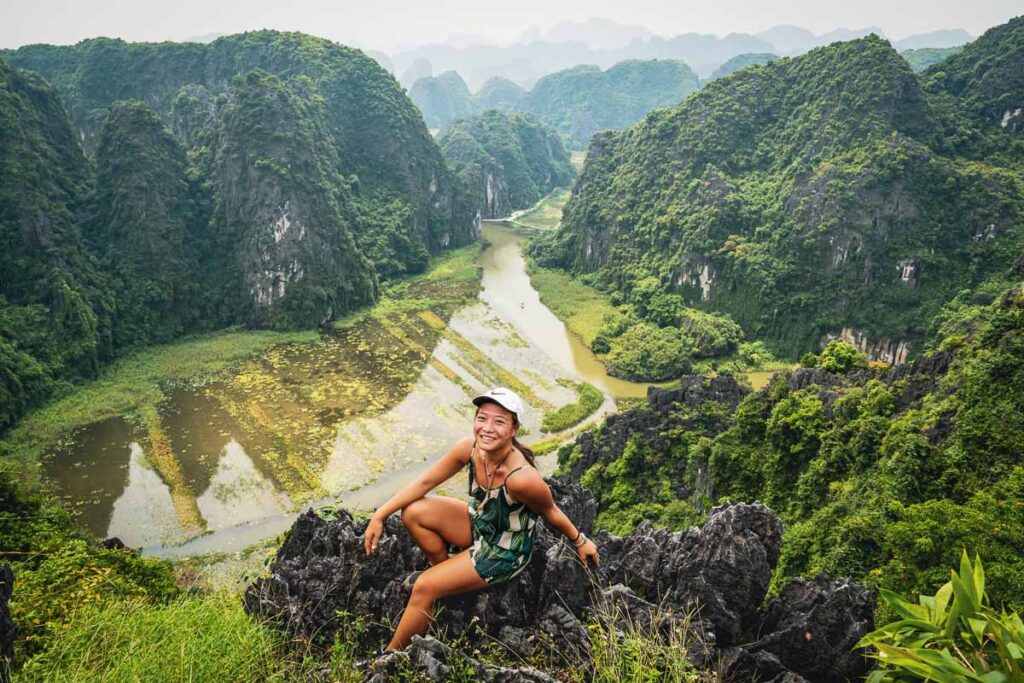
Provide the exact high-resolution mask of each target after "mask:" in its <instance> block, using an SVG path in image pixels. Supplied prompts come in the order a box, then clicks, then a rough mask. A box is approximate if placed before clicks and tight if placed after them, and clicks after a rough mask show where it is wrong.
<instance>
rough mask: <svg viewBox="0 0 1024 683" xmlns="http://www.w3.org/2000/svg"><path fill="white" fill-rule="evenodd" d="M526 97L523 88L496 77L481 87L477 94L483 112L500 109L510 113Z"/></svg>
mask: <svg viewBox="0 0 1024 683" xmlns="http://www.w3.org/2000/svg"><path fill="white" fill-rule="evenodd" d="M525 95H526V90H524V89H523V88H522V86H520V85H518V84H516V83H513V82H512V81H510V80H508V79H507V78H501V77H499V76H495V77H494V78H491V79H489V80H488V81H487V82H486V83H484V84H483V86H481V88H480V90H479V91H477V93H476V101H477V104H478V105H479V107H480V108H481V109H482V110H487V109H500V110H502V111H508V110H510V109H514V108H515V106H516V104H518V103H519V100H521V99H523V96H525Z"/></svg>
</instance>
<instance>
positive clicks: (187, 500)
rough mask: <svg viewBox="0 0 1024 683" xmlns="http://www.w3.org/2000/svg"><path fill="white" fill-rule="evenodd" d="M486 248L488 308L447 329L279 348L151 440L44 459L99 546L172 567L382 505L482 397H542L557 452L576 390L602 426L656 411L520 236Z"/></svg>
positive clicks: (131, 432) (109, 438) (141, 437)
mask: <svg viewBox="0 0 1024 683" xmlns="http://www.w3.org/2000/svg"><path fill="white" fill-rule="evenodd" d="M483 236H484V238H485V240H486V241H487V242H488V246H487V247H486V248H485V249H484V250H483V251H482V253H481V255H480V264H481V266H482V289H481V291H480V294H479V298H478V299H477V301H475V302H473V303H471V304H468V305H466V306H463V307H462V308H460V309H459V310H457V311H456V312H455V313H454V314H453V315H452V316H451V318H450V320H448V321H447V324H445V322H444V321H442V320H440V319H438V318H437V317H436V316H432V315H431V314H430V313H429V312H421V313H420V314H419V317H416V316H410V318H409V319H408V320H399V321H398V322H393V321H392V322H390V323H388V324H378V323H367V324H366V325H364V326H363V327H360V328H358V329H356V330H352V331H349V332H348V333H347V334H332V335H330V336H328V337H325V338H324V339H322V340H321V341H319V342H316V343H314V344H310V345H290V346H287V347H282V348H275V349H274V350H272V351H271V352H268V353H267V354H265V357H263V358H260V359H255V360H253V361H252V362H249V363H247V364H246V365H244V366H243V367H242V368H240V369H239V370H238V371H237V373H236V374H235V375H234V376H233V377H231V378H229V379H227V380H225V381H223V382H219V383H217V384H213V385H210V386H205V387H195V388H188V389H178V390H175V391H173V392H171V393H170V394H169V396H168V398H167V400H166V401H165V402H164V403H162V404H161V405H160V406H159V409H158V415H156V416H155V417H154V418H152V419H151V420H150V421H149V423H147V424H139V423H138V420H136V421H135V422H129V421H128V420H125V419H121V418H114V419H110V420H105V421H103V422H100V423H96V424H93V425H90V426H88V427H86V428H84V429H81V430H79V431H78V432H76V433H75V434H73V435H71V436H70V437H69V438H68V439H67V440H66V441H65V442H64V443H62V444H60V445H59V446H58V447H56V448H54V449H52V450H51V451H49V452H48V453H47V454H46V456H45V457H44V459H43V467H44V471H45V473H46V475H47V476H48V477H49V478H50V479H51V480H52V481H53V482H54V484H55V487H56V488H57V490H58V491H59V493H60V495H62V497H63V498H64V499H65V500H66V501H67V504H68V506H69V507H70V509H72V511H73V514H74V515H75V517H76V519H77V521H78V523H79V524H81V525H82V526H83V527H84V528H86V529H88V530H89V531H91V532H92V533H93V534H94V535H95V536H97V537H100V538H106V537H111V536H117V537H118V538H120V539H121V540H123V541H124V542H125V543H126V544H128V545H130V546H133V547H141V548H142V549H143V552H144V553H145V554H151V555H157V556H165V557H174V556H177V557H182V556H192V555H200V554H205V553H211V552H233V551H238V550H241V549H243V548H246V547H248V546H250V545H252V544H254V543H257V542H259V541H261V540H263V539H266V538H269V537H273V536H276V535H277V534H279V533H281V532H282V531H284V530H286V529H287V528H288V527H289V526H290V525H291V523H292V521H293V520H294V518H295V516H296V515H297V514H298V513H299V511H300V510H301V509H305V508H307V507H310V506H313V507H319V506H322V505H328V504H339V505H341V506H343V507H346V508H348V509H353V510H355V509H370V508H373V507H375V506H377V505H379V504H380V503H382V502H383V501H384V500H386V499H387V498H388V497H389V496H390V495H391V494H392V493H393V492H394V491H396V490H397V489H398V488H400V487H401V486H403V485H404V484H406V483H407V482H409V481H411V480H412V479H413V478H415V477H416V476H417V475H418V474H419V473H420V472H422V471H423V470H424V469H425V468H426V467H427V466H429V464H430V463H431V462H433V461H434V460H435V459H436V458H437V457H438V456H439V455H440V454H441V453H443V452H444V449H445V448H447V447H448V446H449V445H450V444H451V443H452V442H453V441H455V440H456V439H457V438H459V437H461V436H462V435H463V434H465V433H466V432H467V430H468V428H469V424H470V417H471V411H470V408H471V406H470V404H469V401H468V397H469V395H470V394H473V393H477V392H480V391H483V390H485V389H486V388H488V387H489V386H492V385H494V384H501V383H505V382H504V381H503V380H507V379H508V378H509V377H514V378H518V379H519V380H521V381H522V382H523V383H524V384H525V385H526V386H528V387H529V392H530V395H529V396H525V397H524V398H525V399H526V403H527V406H528V409H527V415H526V416H524V420H523V424H524V427H525V428H526V431H527V434H528V435H527V437H526V439H525V440H526V441H527V442H531V441H534V442H535V441H538V440H540V438H541V437H542V436H543V435H542V434H541V433H540V429H539V423H540V417H541V415H542V413H543V411H544V410H550V409H552V408H557V407H559V406H561V405H564V404H567V403H570V402H572V401H574V400H575V399H576V393H575V390H574V389H573V385H572V383H573V382H577V381H580V380H586V381H588V382H590V383H591V384H594V385H595V386H597V387H598V388H600V389H601V390H602V391H603V392H604V394H605V401H604V404H603V405H602V406H601V408H600V409H599V411H598V413H597V414H596V415H595V418H600V416H602V415H603V414H605V413H607V412H609V411H611V410H614V408H615V399H616V398H622V397H636V396H643V395H645V393H646V385H643V384H636V383H631V382H625V381H622V380H618V379H615V378H612V377H609V376H608V375H607V374H606V373H605V371H604V367H603V366H602V365H601V363H600V362H599V361H598V360H597V359H596V358H595V357H594V356H593V354H592V353H591V352H590V350H589V349H587V348H586V347H584V346H583V345H582V344H581V343H580V342H579V340H578V339H576V338H575V337H574V336H572V335H571V334H569V333H568V331H567V330H566V328H565V325H563V324H562V323H561V322H560V321H559V320H558V319H557V318H556V317H555V316H554V314H552V313H551V311H550V310H549V309H548V308H547V307H546V306H544V305H543V304H542V303H541V302H540V299H539V296H538V293H537V291H536V290H534V289H533V287H532V286H531V284H530V281H529V278H528V276H527V274H526V271H525V263H524V261H523V257H522V254H521V251H520V242H521V240H522V238H521V237H520V236H519V235H517V234H516V233H514V232H513V231H511V230H508V229H506V228H505V227H502V226H501V225H500V224H495V223H485V224H484V226H483ZM410 349H411V350H414V351H415V350H418V353H413V352H411V351H410ZM392 377H401V378H405V379H407V380H408V381H404V380H403V382H401V383H396V382H392V381H390V380H389V378H392ZM551 457H553V456H549V458H548V459H547V461H546V462H544V465H543V466H544V467H546V468H548V469H550V468H552V467H553V463H552V462H551ZM463 485H464V484H462V482H460V481H456V480H453V481H451V482H448V484H446V486H445V487H442V489H441V490H442V491H443V492H448V493H452V494H453V495H460V493H461V491H462V486H463Z"/></svg>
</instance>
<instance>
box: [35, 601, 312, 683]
mask: <svg viewBox="0 0 1024 683" xmlns="http://www.w3.org/2000/svg"><path fill="white" fill-rule="evenodd" d="M300 669H301V662H299V661H296V658H295V657H294V656H291V655H287V654H285V648H284V638H283V636H282V635H281V633H280V632H279V631H277V630H275V629H272V628H269V627H266V626H263V625H262V624H259V623H257V622H255V621H253V620H252V619H250V618H249V616H248V615H246V614H245V612H244V611H243V610H242V605H241V601H240V600H239V599H238V596H236V595H232V594H228V593H220V594H213V595H208V596H204V597H198V598H197V597H183V598H180V599H178V600H176V601H174V602H171V603H170V604H167V605H153V604H147V603H142V602H137V601H116V602H109V603H106V604H105V605H103V606H101V607H99V608H96V609H91V610H88V611H85V612H84V613H80V614H79V615H77V617H76V618H75V620H74V621H73V622H72V623H71V624H70V625H69V626H68V627H67V628H66V629H65V630H64V631H63V632H61V633H60V634H59V635H57V636H56V637H55V638H54V639H53V641H52V644H51V645H50V647H49V648H48V649H47V650H45V651H44V652H42V653H41V654H39V655H37V656H36V657H35V658H33V659H31V660H30V661H29V662H28V663H27V664H26V666H25V668H24V669H23V670H22V671H21V672H20V674H19V678H18V680H21V681H25V682H26V683H28V682H33V681H48V682H51V681H52V682H58V681H69V682H71V681H74V682H75V683H92V682H93V681H95V682H96V683H100V682H101V681H161V682H167V683H171V682H178V681H181V682H185V681H189V682H195V683H200V682H204V681H210V682H211V683H212V682H213V681H235V682H238V683H247V682H249V681H251V682H252V683H256V682H258V681H259V682H262V681H287V680H299V679H300V676H299V673H300Z"/></svg>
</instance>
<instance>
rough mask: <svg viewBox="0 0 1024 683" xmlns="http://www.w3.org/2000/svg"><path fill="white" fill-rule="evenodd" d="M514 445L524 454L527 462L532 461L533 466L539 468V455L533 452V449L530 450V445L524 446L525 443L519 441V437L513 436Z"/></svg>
mask: <svg viewBox="0 0 1024 683" xmlns="http://www.w3.org/2000/svg"><path fill="white" fill-rule="evenodd" d="M512 445H513V446H515V447H516V450H518V451H519V452H520V453H522V454H523V457H524V458H526V462H528V463H530V466H531V467H533V468H534V469H537V457H536V456H535V455H534V454H533V451H532V450H530V448H529V447H528V446H524V445H523V444H521V443H519V439H517V438H515V437H514V436H513V437H512Z"/></svg>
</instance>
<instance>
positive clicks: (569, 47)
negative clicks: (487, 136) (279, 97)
mask: <svg viewBox="0 0 1024 683" xmlns="http://www.w3.org/2000/svg"><path fill="white" fill-rule="evenodd" d="M872 33H873V34H875V35H878V36H879V37H882V38H886V37H887V36H886V35H885V33H884V31H883V30H882V29H881V28H879V27H878V26H867V27H862V28H856V29H849V28H837V29H835V30H832V31H828V32H826V33H821V34H815V33H813V32H811V31H809V30H807V29H806V28H802V27H799V26H788V25H780V26H774V27H772V28H769V29H767V30H765V31H761V32H759V33H756V34H750V33H730V34H728V35H725V36H716V35H712V34H706V33H696V32H689V33H681V34H678V35H674V36H663V35H657V34H655V33H654V32H653V31H651V30H649V29H647V28H645V27H643V26H639V25H625V24H620V23H617V22H615V21H612V20H609V19H601V18H591V19H587V20H585V21H563V22H559V23H557V24H555V25H554V26H552V27H551V28H550V29H548V30H542V29H541V28H540V27H538V26H533V27H530V28H529V29H527V30H526V31H524V32H523V33H522V34H521V35H520V36H519V37H518V38H517V40H516V42H515V43H513V44H511V45H498V44H494V43H486V42H485V41H484V40H483V39H480V40H479V42H474V41H472V40H467V36H461V35H457V36H451V37H450V38H449V40H447V41H445V42H444V43H438V44H431V45H422V46H418V47H415V48H413V49H409V50H404V51H401V52H398V53H396V54H393V55H389V58H390V61H391V62H392V63H393V73H394V74H395V75H396V77H398V79H399V81H400V82H401V83H402V84H403V85H405V86H406V87H407V88H408V87H411V86H412V85H413V84H414V83H415V82H416V81H417V80H418V79H420V78H424V77H428V76H435V75H438V74H441V73H443V72H445V71H458V72H459V74H460V75H461V76H462V77H463V79H465V81H466V83H467V85H468V86H469V88H470V90H472V91H476V90H479V89H480V88H481V87H482V86H483V85H484V83H486V82H487V81H488V80H489V79H491V78H494V77H501V78H506V79H508V80H511V81H513V82H515V83H516V84H518V85H520V86H522V87H524V88H526V89H530V88H532V87H533V85H534V83H536V81H537V80H539V79H540V78H542V77H543V76H545V75H547V74H550V73H553V72H555V71H561V70H564V69H567V68H571V67H574V66H576V65H578V64H593V65H596V66H598V67H601V68H602V69H607V68H608V67H610V66H612V65H614V64H617V63H619V62H622V61H625V60H628V59H642V60H650V59H679V60H682V61H685V62H686V63H687V64H688V65H689V66H690V67H691V68H692V69H693V70H694V71H695V72H696V73H697V75H698V76H699V77H701V78H702V79H704V78H708V77H709V76H710V75H711V74H712V73H713V72H714V71H715V70H716V69H718V68H719V67H720V66H721V65H722V64H724V63H725V62H727V61H728V60H729V59H731V58H733V57H736V56H738V55H741V54H745V53H773V54H776V55H779V56H793V55H797V54H802V53H804V52H807V51H808V50H812V49H814V48H816V47H820V46H822V45H828V44H830V43H834V42H838V41H845V40H853V39H856V38H863V37H865V36H868V35H870V34H872ZM971 38H972V36H971V35H970V34H969V33H967V32H966V31H964V30H963V29H950V30H940V31H931V32H928V33H922V34H917V35H912V36H907V37H905V38H902V39H900V40H898V41H895V42H894V43H893V47H895V48H896V49H897V50H907V49H919V48H947V47H954V46H958V45H963V44H965V43H967V42H969V41H970V40H971ZM378 61H379V60H378Z"/></svg>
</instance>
